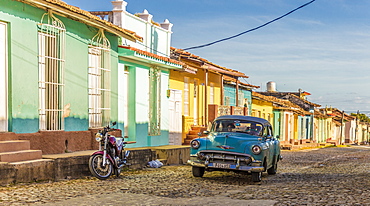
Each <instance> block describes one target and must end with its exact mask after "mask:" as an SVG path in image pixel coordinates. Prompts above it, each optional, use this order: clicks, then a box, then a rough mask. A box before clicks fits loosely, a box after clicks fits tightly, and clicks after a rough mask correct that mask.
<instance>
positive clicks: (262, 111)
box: [252, 98, 274, 126]
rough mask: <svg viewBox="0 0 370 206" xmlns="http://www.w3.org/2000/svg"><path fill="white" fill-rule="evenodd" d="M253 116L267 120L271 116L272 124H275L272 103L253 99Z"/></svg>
mask: <svg viewBox="0 0 370 206" xmlns="http://www.w3.org/2000/svg"><path fill="white" fill-rule="evenodd" d="M252 116H254V117H260V118H264V119H267V120H268V117H269V116H270V123H271V124H273V122H274V121H273V118H274V113H273V106H272V103H271V102H266V101H261V100H258V99H254V98H252ZM272 126H274V125H272Z"/></svg>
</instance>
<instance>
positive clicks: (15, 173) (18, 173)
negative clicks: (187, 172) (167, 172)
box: [0, 145, 190, 185]
mask: <svg viewBox="0 0 370 206" xmlns="http://www.w3.org/2000/svg"><path fill="white" fill-rule="evenodd" d="M189 148H190V147H189V146H180V145H165V146H156V147H142V148H129V149H127V150H130V151H131V153H130V156H129V158H128V161H129V162H130V163H131V165H130V166H128V169H142V168H144V167H145V166H146V165H147V163H148V162H150V161H152V160H155V159H160V160H161V161H163V162H164V164H166V165H171V164H185V163H186V162H187V160H188V159H189V156H190V154H189ZM93 152H95V150H87V151H78V152H71V153H63V154H51V155H42V158H43V159H39V160H33V161H23V162H16V163H7V162H1V163H0V177H1V179H0V185H7V184H12V183H29V182H36V181H48V180H49V181H58V180H63V179H76V178H80V177H84V176H90V175H91V174H90V171H89V168H88V160H89V158H90V155H91V154H92V153H93Z"/></svg>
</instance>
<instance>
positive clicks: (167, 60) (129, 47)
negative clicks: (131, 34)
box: [118, 46, 185, 65]
mask: <svg viewBox="0 0 370 206" xmlns="http://www.w3.org/2000/svg"><path fill="white" fill-rule="evenodd" d="M118 47H121V48H124V49H129V50H132V51H135V52H137V53H139V54H142V55H145V56H148V57H153V58H156V59H160V60H162V61H166V62H171V63H173V64H178V65H185V64H184V63H183V62H180V61H177V60H174V59H171V58H168V57H164V56H160V55H157V54H153V53H151V52H148V51H143V50H140V49H137V48H135V47H131V46H118Z"/></svg>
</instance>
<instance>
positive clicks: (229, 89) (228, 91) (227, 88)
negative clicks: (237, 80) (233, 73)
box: [224, 84, 236, 106]
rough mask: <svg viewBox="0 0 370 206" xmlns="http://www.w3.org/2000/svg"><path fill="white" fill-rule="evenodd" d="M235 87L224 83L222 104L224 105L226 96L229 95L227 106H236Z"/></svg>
mask: <svg viewBox="0 0 370 206" xmlns="http://www.w3.org/2000/svg"><path fill="white" fill-rule="evenodd" d="M235 91H236V90H235V87H234V86H231V85H228V84H225V85H224V105H226V97H229V106H236V96H235Z"/></svg>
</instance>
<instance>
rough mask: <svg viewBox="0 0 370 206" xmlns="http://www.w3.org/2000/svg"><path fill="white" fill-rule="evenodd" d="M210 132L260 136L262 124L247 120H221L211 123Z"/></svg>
mask: <svg viewBox="0 0 370 206" xmlns="http://www.w3.org/2000/svg"><path fill="white" fill-rule="evenodd" d="M211 132H242V133H246V134H250V135H256V136H260V135H261V133H262V124H260V123H257V122H252V121H247V120H234V119H233V120H230V119H222V120H216V121H214V122H213V124H212V129H211Z"/></svg>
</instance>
